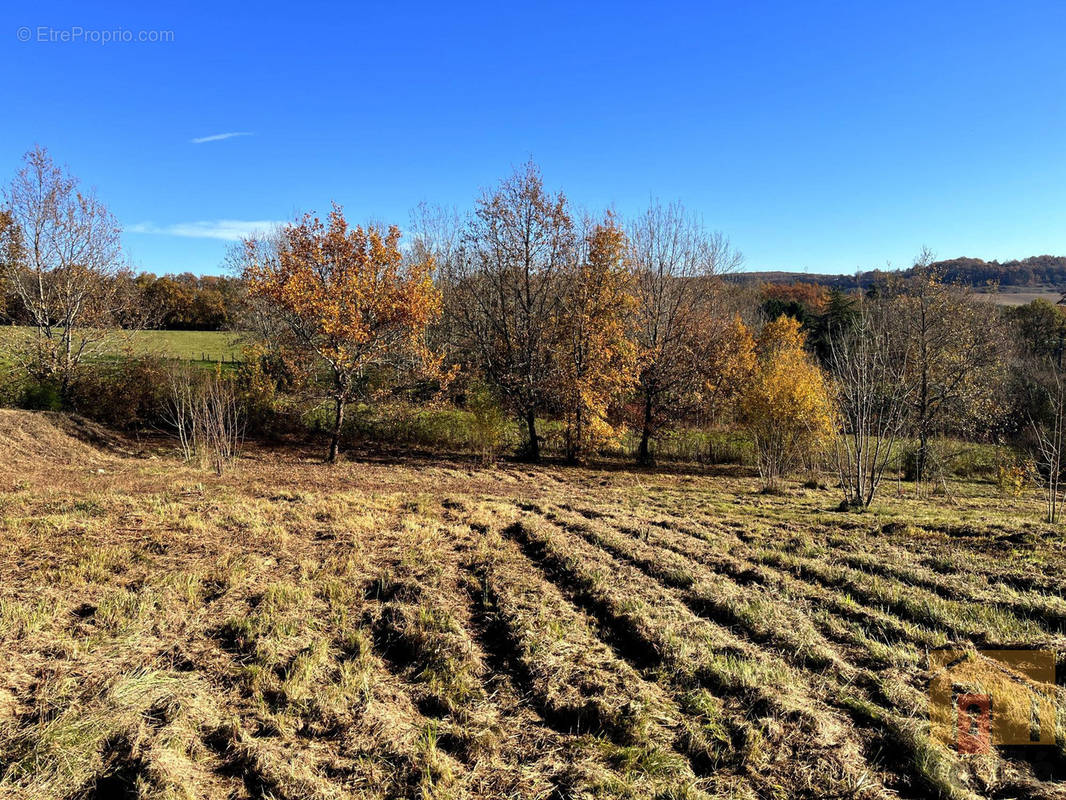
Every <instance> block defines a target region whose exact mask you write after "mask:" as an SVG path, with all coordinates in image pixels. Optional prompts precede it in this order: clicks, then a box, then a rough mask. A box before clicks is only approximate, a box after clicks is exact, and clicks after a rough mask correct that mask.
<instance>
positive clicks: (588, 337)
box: [555, 215, 636, 462]
mask: <svg viewBox="0 0 1066 800" xmlns="http://www.w3.org/2000/svg"><path fill="white" fill-rule="evenodd" d="M560 280H561V282H562V284H563V285H562V287H561V292H562V295H563V298H562V299H563V302H562V306H561V309H560V319H559V321H558V324H557V326H556V336H557V345H556V348H555V351H556V354H557V358H558V362H557V370H556V378H557V389H556V392H557V397H558V403H559V406H560V409H561V411H562V417H563V422H564V423H565V433H564V437H565V442H566V457H567V460H568V461H571V462H576V461H580V460H581V459H583V458H584V457H585V455H586V454H587V453H588V452H590V451H591V450H592V449H594V448H595V447H596V446H597V445H598V444H600V443H602V442H603V441H605V440H606V439H608V438H609V437H610V436H611V434H612V432H613V429H612V428H611V426H610V424H609V422H608V419H607V412H608V408H609V406H610V405H611V403H612V402H614V401H616V400H617V399H618V398H619V397H621V396H622V395H623V394H624V393H626V392H628V391H629V390H630V389H631V388H632V387H633V385H634V384H635V382H636V370H635V366H636V350H635V348H634V346H633V342H632V341H631V339H630V336H629V334H630V326H631V323H632V315H633V310H634V308H635V306H636V298H635V297H634V296H633V293H632V273H631V272H630V271H629V269H628V266H627V264H626V236H625V233H623V231H622V229H621V228H620V227H619V226H618V224H617V223H616V221H615V219H614V217H613V216H612V215H608V216H607V218H606V219H605V220H604V221H603V222H602V223H600V224H597V225H594V226H593V227H592V228H591V230H590V231H589V233H588V235H587V236H586V237H585V241H584V247H583V253H582V257H581V258H580V259H578V260H576V261H575V263H574V265H573V266H572V267H571V268H570V269H569V270H566V271H564V272H563V273H562V274H561V275H560Z"/></svg>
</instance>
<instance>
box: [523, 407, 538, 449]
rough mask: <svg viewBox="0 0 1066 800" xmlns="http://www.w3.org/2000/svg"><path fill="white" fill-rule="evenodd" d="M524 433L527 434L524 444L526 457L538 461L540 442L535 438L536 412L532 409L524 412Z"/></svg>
mask: <svg viewBox="0 0 1066 800" xmlns="http://www.w3.org/2000/svg"><path fill="white" fill-rule="evenodd" d="M526 433H527V435H528V436H529V443H528V444H527V446H526V459H527V460H529V461H539V460H540V442H539V441H538V440H537V413H536V412H535V411H533V410H530V411H527V412H526Z"/></svg>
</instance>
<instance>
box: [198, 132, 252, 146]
mask: <svg viewBox="0 0 1066 800" xmlns="http://www.w3.org/2000/svg"><path fill="white" fill-rule="evenodd" d="M235 136H255V134H254V133H251V132H249V131H231V132H230V133H213V134H211V135H210V136H199V137H197V138H196V139H190V140H189V141H190V142H192V143H193V144H203V143H204V142H221V141H222V140H223V139H232V138H234V137H235Z"/></svg>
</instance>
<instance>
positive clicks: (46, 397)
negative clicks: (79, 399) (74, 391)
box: [18, 381, 64, 411]
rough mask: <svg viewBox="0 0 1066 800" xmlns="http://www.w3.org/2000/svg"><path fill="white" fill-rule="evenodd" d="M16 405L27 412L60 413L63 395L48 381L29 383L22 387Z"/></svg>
mask: <svg viewBox="0 0 1066 800" xmlns="http://www.w3.org/2000/svg"><path fill="white" fill-rule="evenodd" d="M18 405H19V406H20V407H22V408H25V409H28V410H29V411H62V410H63V406H64V403H63V393H62V392H61V391H60V389H59V387H58V386H56V385H55V384H54V383H51V382H49V381H29V382H28V383H26V384H25V385H24V386H23V387H22V393H21V397H20V398H19V402H18Z"/></svg>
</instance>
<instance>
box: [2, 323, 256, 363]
mask: <svg viewBox="0 0 1066 800" xmlns="http://www.w3.org/2000/svg"><path fill="white" fill-rule="evenodd" d="M24 330H27V329H24V328H15V327H11V326H8V327H0V342H2V341H3V340H4V339H5V338H6V339H11V338H12V337H15V336H18V335H19V334H20V332H21V331H24ZM127 352H133V353H134V354H136V355H156V356H160V357H162V358H176V359H182V360H184V361H205V362H214V361H222V362H226V361H233V360H234V359H236V358H239V357H240V352H241V344H240V334H239V333H234V332H232V331H121V332H116V333H115V335H114V336H113V337H110V338H109V340H108V341H107V347H106V349H105V353H106V354H109V355H113V356H119V355H123V354H125V353H127Z"/></svg>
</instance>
